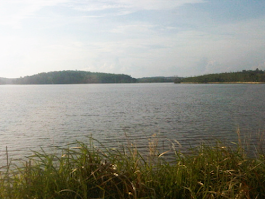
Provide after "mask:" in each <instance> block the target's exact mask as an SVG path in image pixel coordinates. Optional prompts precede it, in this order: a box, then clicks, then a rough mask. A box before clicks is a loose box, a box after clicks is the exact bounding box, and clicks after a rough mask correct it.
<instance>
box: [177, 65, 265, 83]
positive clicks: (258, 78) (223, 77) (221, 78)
mask: <svg viewBox="0 0 265 199" xmlns="http://www.w3.org/2000/svg"><path fill="white" fill-rule="evenodd" d="M226 82H228V83H244V82H247V83H258V82H260V83H262V82H263V83H265V71H262V70H259V69H258V68H257V69H256V70H243V71H241V72H230V73H219V74H207V75H201V76H196V77H187V78H183V79H182V80H181V81H179V80H176V81H175V83H226Z"/></svg>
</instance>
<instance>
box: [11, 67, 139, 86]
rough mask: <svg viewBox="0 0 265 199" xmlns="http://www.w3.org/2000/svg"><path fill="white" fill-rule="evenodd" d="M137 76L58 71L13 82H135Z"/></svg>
mask: <svg viewBox="0 0 265 199" xmlns="http://www.w3.org/2000/svg"><path fill="white" fill-rule="evenodd" d="M134 82H136V79H135V78H132V77H131V76H129V75H124V74H110V73H93V72H87V71H70V70H69V71H56V72H48V73H39V74H36V75H32V76H26V77H22V78H17V79H13V81H12V83H13V84H88V83H134Z"/></svg>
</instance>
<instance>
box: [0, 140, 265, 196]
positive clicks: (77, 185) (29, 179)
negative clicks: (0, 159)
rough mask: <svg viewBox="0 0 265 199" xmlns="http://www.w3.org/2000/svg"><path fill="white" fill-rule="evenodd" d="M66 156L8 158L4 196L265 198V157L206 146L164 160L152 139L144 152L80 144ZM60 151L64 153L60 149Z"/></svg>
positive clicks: (0, 182)
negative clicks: (19, 162)
mask: <svg viewBox="0 0 265 199" xmlns="http://www.w3.org/2000/svg"><path fill="white" fill-rule="evenodd" d="M75 145H76V147H71V148H70V147H69V148H66V149H64V150H63V151H62V153H61V154H60V155H55V154H47V153H46V152H45V151H41V152H35V154H34V155H33V156H32V157H29V158H28V159H27V160H26V161H25V162H24V163H23V164H24V166H16V165H15V164H13V163H12V162H10V161H9V160H8V156H7V165H6V166H5V167H3V168H2V172H1V175H0V198H10V199H11V198H12V199H14V198H19V199H20V198H63V199H65V198H69V199H73V198H78V199H86V198H94V199H95V198H97V199H99V198H132V199H136V198H265V164H264V163H265V156H264V154H262V153H260V154H257V156H256V157H255V158H250V157H248V156H247V155H246V153H245V152H244V150H243V149H242V148H241V147H240V146H239V145H237V146H236V147H235V148H234V149H232V148H231V147H228V146H224V145H223V144H222V143H221V142H216V145H214V146H210V145H203V144H202V145H201V146H199V147H197V148H195V149H192V150H191V152H190V153H188V154H186V155H185V154H182V153H180V152H177V151H175V153H174V155H172V156H174V157H173V158H174V160H173V161H167V160H165V159H164V155H165V153H159V152H158V151H157V150H156V147H155V146H154V144H153V143H150V145H149V147H150V154H149V155H145V156H142V155H141V154H140V153H139V152H138V151H137V149H136V148H134V147H128V148H126V147H124V148H122V149H120V150H112V149H108V148H103V149H102V147H99V148H100V149H99V148H97V147H95V146H94V145H93V143H92V142H91V143H90V144H89V145H86V144H84V143H82V142H76V144H75ZM57 154H58V153H57Z"/></svg>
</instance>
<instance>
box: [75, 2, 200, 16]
mask: <svg viewBox="0 0 265 199" xmlns="http://www.w3.org/2000/svg"><path fill="white" fill-rule="evenodd" d="M204 2H205V1H204V0H175V1H172V0H163V1H161V0H90V1H82V0H81V1H75V2H72V4H71V5H72V7H73V8H75V9H78V10H82V11H100V10H111V9H115V10H117V9H120V12H123V13H131V12H134V11H137V10H161V9H162V10H169V9H173V8H176V7H179V6H182V5H184V4H189V3H191V4H194V3H204Z"/></svg>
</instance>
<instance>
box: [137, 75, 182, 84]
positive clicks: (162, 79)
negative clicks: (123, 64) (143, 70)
mask: <svg viewBox="0 0 265 199" xmlns="http://www.w3.org/2000/svg"><path fill="white" fill-rule="evenodd" d="M181 79H182V78H181V77H163V76H157V77H142V78H138V79H137V83H156V82H157V83H159V82H160V83H162V82H175V81H180V80H181Z"/></svg>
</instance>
